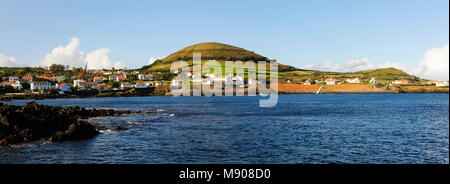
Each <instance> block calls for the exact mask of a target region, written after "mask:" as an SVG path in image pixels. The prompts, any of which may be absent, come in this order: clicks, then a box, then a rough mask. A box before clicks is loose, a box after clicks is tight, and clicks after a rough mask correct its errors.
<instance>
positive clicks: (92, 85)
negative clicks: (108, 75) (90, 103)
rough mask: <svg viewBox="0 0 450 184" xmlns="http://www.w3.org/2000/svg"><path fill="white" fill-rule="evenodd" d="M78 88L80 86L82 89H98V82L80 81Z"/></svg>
mask: <svg viewBox="0 0 450 184" xmlns="http://www.w3.org/2000/svg"><path fill="white" fill-rule="evenodd" d="M78 88H80V89H81V90H86V89H97V88H98V83H96V82H80V83H78Z"/></svg>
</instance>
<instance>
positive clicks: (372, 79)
mask: <svg viewBox="0 0 450 184" xmlns="http://www.w3.org/2000/svg"><path fill="white" fill-rule="evenodd" d="M369 83H371V84H376V83H378V79H377V78H375V77H372V78H371V79H370V81H369Z"/></svg>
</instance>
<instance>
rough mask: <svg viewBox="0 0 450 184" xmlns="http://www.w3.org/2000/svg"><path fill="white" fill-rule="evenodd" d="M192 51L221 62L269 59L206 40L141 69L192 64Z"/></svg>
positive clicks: (289, 67) (282, 66) (238, 48)
mask: <svg viewBox="0 0 450 184" xmlns="http://www.w3.org/2000/svg"><path fill="white" fill-rule="evenodd" d="M193 53H201V56H202V61H207V60H216V61H218V62H219V63H222V64H223V62H224V61H250V60H251V61H270V60H269V59H268V58H267V57H264V56H262V55H260V54H257V53H255V52H253V51H249V50H246V49H243V48H240V47H235V46H231V45H227V44H223V43H216V42H206V43H199V44H195V45H191V46H188V47H186V48H183V49H181V50H179V51H176V52H174V53H172V54H170V55H169V56H167V57H165V58H163V59H161V60H157V61H155V62H154V63H153V64H151V65H149V66H144V67H143V68H142V69H143V70H147V69H150V70H151V71H168V70H169V69H170V65H171V64H172V63H173V62H175V61H179V60H183V61H187V62H188V63H189V64H192V60H193V58H192V57H193ZM280 70H283V71H294V70H298V69H296V68H295V67H292V66H288V65H280Z"/></svg>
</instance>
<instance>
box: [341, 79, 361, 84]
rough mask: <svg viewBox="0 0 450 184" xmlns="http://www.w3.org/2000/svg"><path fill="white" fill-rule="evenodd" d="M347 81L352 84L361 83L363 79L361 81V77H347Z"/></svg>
mask: <svg viewBox="0 0 450 184" xmlns="http://www.w3.org/2000/svg"><path fill="white" fill-rule="evenodd" d="M345 81H347V82H348V83H350V84H359V83H361V81H359V78H353V79H347V80H345Z"/></svg>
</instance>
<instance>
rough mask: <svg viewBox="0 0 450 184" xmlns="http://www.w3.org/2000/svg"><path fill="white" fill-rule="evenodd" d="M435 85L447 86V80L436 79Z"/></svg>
mask: <svg viewBox="0 0 450 184" xmlns="http://www.w3.org/2000/svg"><path fill="white" fill-rule="evenodd" d="M436 86H440V87H446V86H448V81H436Z"/></svg>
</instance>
